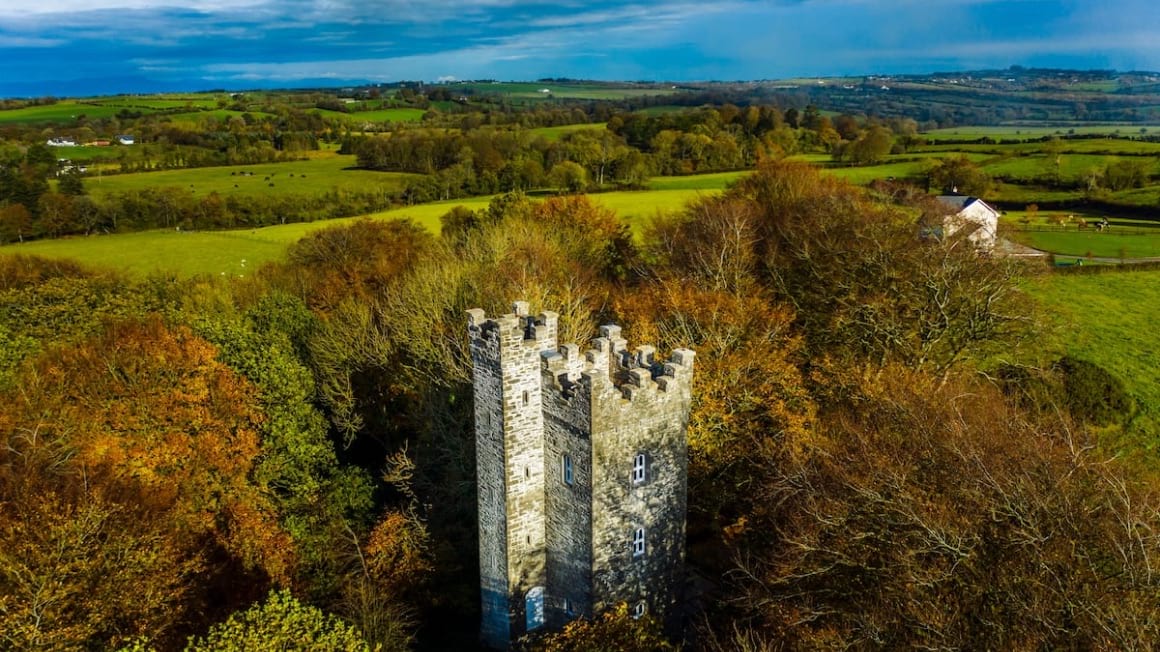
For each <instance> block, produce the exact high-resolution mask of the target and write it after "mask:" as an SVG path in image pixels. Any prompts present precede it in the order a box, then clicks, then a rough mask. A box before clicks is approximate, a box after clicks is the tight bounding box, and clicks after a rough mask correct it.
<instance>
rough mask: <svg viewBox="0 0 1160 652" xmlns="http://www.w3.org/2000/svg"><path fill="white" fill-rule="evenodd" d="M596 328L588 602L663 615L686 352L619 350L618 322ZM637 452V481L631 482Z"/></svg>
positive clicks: (679, 469)
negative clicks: (602, 360)
mask: <svg viewBox="0 0 1160 652" xmlns="http://www.w3.org/2000/svg"><path fill="white" fill-rule="evenodd" d="M601 330H602V334H603V335H604V337H603V338H602V339H603V340H605V341H606V342H607V343H606V344H605V343H604V342H600V340H598V342H599V345H600V346H601V347H602V349H604V350H602V351H601V354H602V355H604V354H606V355H608V359H609V374H608V375H607V376H604V375H603V374H602V375H600V376H597V375H596V374H592V375H591V376H590V378H591V383H592V387H593V389H592V392H593V408H592V433H593V435H592V447H593V453H592V459H593V462H592V463H593V498H592V502H593V506H592V511H593V514H594V515H595V517H594V519H593V533H592V541H593V567H594V573H593V596H594V609H595V610H596V611H600V610H602V609H605V608H607V607H610V606H612V605H614V604H616V603H617V602H627V603H629V605H630V606H634V607H635V606H636V605H637V604H639V603H641V602H643V603H644V604H645V606H646V609H647V610H648V611H650V612H651V613H654V614H656V615H658V616H660V617H662V618H663V617H664V616H665V615H666V614H670V613H672V612H673V611H674V610H673V608H672V607H673V603H674V602H675V600H676V599H677V597H678V595H679V592H680V587H681V585H682V578H683V573H682V570H683V565H684V543H685V513H686V503H687V480H686V478H687V459H688V457H687V444H686V438H685V427H686V425H687V420H688V412H689V404H690V400H691V379H692V365H693V353H692V351H687V350H677V351H676V352H674V354H673V358H672V359H671V360H670V361H669V362H668V363H664V364H661V363H658V362H656V361H654V359H653V349H652V347H647V346H642V347H639V348H638V349H637V350H636V351H635V352H634V353H629V352H627V351H626V350H625V341H624V340H623V339H621V338H620V336H619V334H620V329H619V328H616V327H602V329H601ZM617 381H619V382H617ZM639 454H643V455H644V456H645V460H646V465H645V479H644V481H642V482H636V481H634V479H633V466H634V461H635V458H636V456H637V455H639ZM638 528H644V532H645V550H644V554H641V555H637V554H635V552H634V550H633V538H634V537H633V535H634V532H635V531H636V530H637V529H638Z"/></svg>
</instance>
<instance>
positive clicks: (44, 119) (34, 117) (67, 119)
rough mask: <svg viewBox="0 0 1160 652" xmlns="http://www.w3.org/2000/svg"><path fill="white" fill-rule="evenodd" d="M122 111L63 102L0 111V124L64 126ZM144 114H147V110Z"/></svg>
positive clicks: (121, 108)
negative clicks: (80, 119) (80, 118)
mask: <svg viewBox="0 0 1160 652" xmlns="http://www.w3.org/2000/svg"><path fill="white" fill-rule="evenodd" d="M123 110H125V107H123V106H104V105H101V106H93V105H91V104H80V103H78V102H75V101H71V100H64V101H60V102H57V103H56V104H48V105H44V106H29V107H25V108H23V109H8V110H6V111H0V124H16V123H26V124H37V123H56V124H65V123H71V122H74V121H76V119H77V117H78V116H82V115H83V116H86V117H88V118H111V117H113V116H115V115H117V114H118V113H120V112H121V111H123ZM144 112H145V113H148V112H149V110H145V111H144Z"/></svg>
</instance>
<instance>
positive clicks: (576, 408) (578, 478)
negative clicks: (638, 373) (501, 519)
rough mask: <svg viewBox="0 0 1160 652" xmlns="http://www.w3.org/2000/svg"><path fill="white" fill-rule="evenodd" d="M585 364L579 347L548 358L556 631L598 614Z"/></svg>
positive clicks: (551, 614) (551, 615)
mask: <svg viewBox="0 0 1160 652" xmlns="http://www.w3.org/2000/svg"><path fill="white" fill-rule="evenodd" d="M584 366H585V365H584V358H583V357H581V355H580V353H579V347H577V346H576V345H575V344H566V345H564V346H562V347H560V350H559V352H557V353H552V354H547V353H545V354H544V365H543V376H542V378H543V385H544V440H545V446H544V449H545V458H546V459H547V460H548V466H549V468H550V472H549V473H548V480H547V483H546V486H545V495H546V497H547V501H546V507H547V540H548V559H547V561H548V587H549V601H548V624H549V626H551V627H553V628H559V627H562V626H563V625H564V624H565V623H567V622H568V621H570V620H573V619H574V618H577V617H581V616H591V615H592V591H591V587H592V440H591V436H590V433H591V412H592V401H591V394H590V393H589V392H588V391H587V388H586V387H585V386H583V385H581V384H579V382H578V381H579V380H580V373H581V372H582V370H583V369H584ZM565 455H567V456H569V457H570V459H571V460H572V483H571V484H568V483H567V482H566V481H565V477H564V468H563V466H564V456H565ZM569 607H570V608H571V609H570V610H569Z"/></svg>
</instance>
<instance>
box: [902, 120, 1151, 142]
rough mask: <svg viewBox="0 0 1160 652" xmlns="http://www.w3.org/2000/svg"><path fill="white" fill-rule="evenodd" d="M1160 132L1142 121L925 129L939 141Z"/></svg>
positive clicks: (1128, 134)
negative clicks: (1066, 125) (1142, 123)
mask: <svg viewBox="0 0 1160 652" xmlns="http://www.w3.org/2000/svg"><path fill="white" fill-rule="evenodd" d="M1157 131H1160V125H1143V126H1142V125H1139V124H1126V123H1125V124H1114V123H1110V124H1084V125H1079V126H1069V127H1055V126H1026V125H1008V126H993V127H983V126H979V127H949V128H947V129H932V130H930V131H924V132H922V135H923V136H925V137H926V138H927V139H928V140H930V141H932V142H937V141H940V140H977V139H980V138H993V139H995V140H1033V139H1037V138H1044V137H1050V136H1060V137H1063V136H1068V135H1078V136H1092V135H1105V134H1106V135H1109V136H1111V135H1117V136H1136V135H1147V134H1148V133H1149V132H1157Z"/></svg>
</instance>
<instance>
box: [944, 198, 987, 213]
mask: <svg viewBox="0 0 1160 652" xmlns="http://www.w3.org/2000/svg"><path fill="white" fill-rule="evenodd" d="M936 199H938V200H939V201H940V202H942V204H943V205H944V206H946V207H947V208H952V209H954V211H955V212H956V213H958V212H960V211H962V210H963V209H964V208H966V207H967V206H970V205H971V204H973V203H975V202H976V201H978V199H979V198H978V197H967V196H966V195H939V196H938V197H936Z"/></svg>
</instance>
